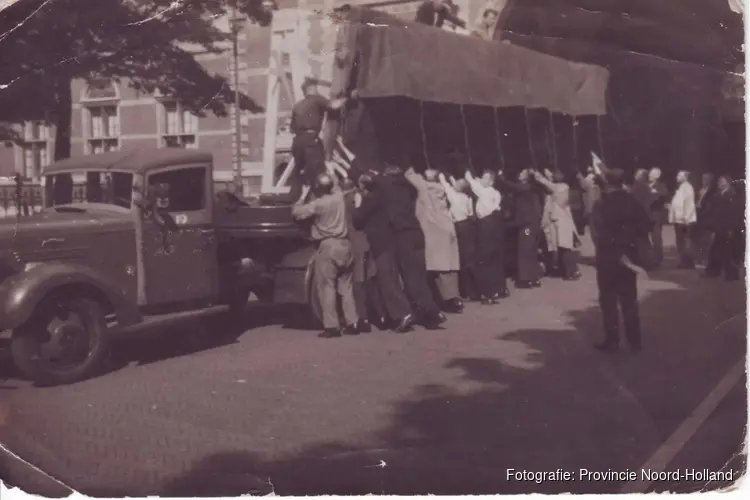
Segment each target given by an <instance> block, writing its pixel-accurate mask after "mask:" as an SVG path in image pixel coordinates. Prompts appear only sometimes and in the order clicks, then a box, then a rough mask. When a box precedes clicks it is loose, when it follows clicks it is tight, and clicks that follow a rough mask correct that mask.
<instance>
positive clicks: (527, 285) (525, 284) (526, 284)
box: [516, 280, 534, 288]
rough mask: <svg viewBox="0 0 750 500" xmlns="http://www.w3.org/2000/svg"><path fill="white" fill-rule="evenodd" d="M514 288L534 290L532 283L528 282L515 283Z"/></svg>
mask: <svg viewBox="0 0 750 500" xmlns="http://www.w3.org/2000/svg"><path fill="white" fill-rule="evenodd" d="M516 288H534V282H533V281H529V280H521V281H516Z"/></svg>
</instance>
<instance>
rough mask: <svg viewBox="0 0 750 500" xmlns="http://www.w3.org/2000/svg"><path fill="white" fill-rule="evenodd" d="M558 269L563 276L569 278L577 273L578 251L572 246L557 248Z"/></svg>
mask: <svg viewBox="0 0 750 500" xmlns="http://www.w3.org/2000/svg"><path fill="white" fill-rule="evenodd" d="M558 255H559V256H560V271H561V272H562V276H563V278H571V277H573V276H575V275H576V274H578V252H577V251H576V250H574V249H572V248H559V249H558Z"/></svg>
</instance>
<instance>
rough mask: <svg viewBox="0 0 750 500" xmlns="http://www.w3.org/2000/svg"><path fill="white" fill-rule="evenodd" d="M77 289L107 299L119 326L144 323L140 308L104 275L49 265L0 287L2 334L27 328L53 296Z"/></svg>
mask: <svg viewBox="0 0 750 500" xmlns="http://www.w3.org/2000/svg"><path fill="white" fill-rule="evenodd" d="M76 285H78V286H84V287H88V288H90V289H91V290H95V291H96V294H97V295H100V296H101V297H102V298H106V300H107V301H108V302H109V303H110V304H111V305H112V307H113V309H114V312H115V315H116V317H117V321H118V323H119V324H121V325H123V326H127V325H132V324H135V323H138V322H140V321H141V320H142V316H141V314H140V311H139V310H138V306H137V304H136V303H135V302H134V301H132V300H130V299H128V297H127V296H126V295H125V293H124V292H123V291H122V290H121V289H120V288H119V287H118V286H117V284H116V283H113V282H112V280H110V279H108V278H107V277H105V276H103V275H102V274H101V273H99V272H97V271H95V270H93V269H91V268H90V267H88V266H84V265H81V264H76V263H69V262H49V263H40V264H38V265H36V266H34V267H32V268H31V269H28V270H24V271H22V272H20V273H18V274H15V275H13V276H11V277H9V278H6V279H5V280H3V282H2V283H1V284H0V331H3V330H13V329H15V328H18V327H19V326H21V325H22V324H24V323H25V322H26V321H27V320H28V319H29V318H30V317H31V315H32V314H33V313H34V309H36V307H37V306H38V305H39V303H40V302H41V301H42V300H43V299H44V298H45V297H46V296H47V295H48V294H49V293H50V292H52V291H54V290H55V289H58V288H60V287H65V286H76Z"/></svg>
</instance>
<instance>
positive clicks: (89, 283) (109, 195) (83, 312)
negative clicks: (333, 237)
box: [0, 149, 314, 384]
mask: <svg viewBox="0 0 750 500" xmlns="http://www.w3.org/2000/svg"><path fill="white" fill-rule="evenodd" d="M75 179H77V180H78V181H80V180H84V185H85V196H84V198H85V199H84V200H78V201H77V202H74V200H73V187H74V180H75ZM43 185H44V208H43V209H42V211H41V212H40V213H38V214H34V215H31V216H28V217H21V218H17V219H16V218H8V219H0V242H2V243H1V245H0V332H2V331H10V332H11V338H10V353H11V358H12V360H13V362H14V363H15V364H16V366H17V367H18V369H19V370H20V371H21V372H22V373H23V374H24V375H25V376H27V377H29V378H31V379H33V380H35V381H37V382H40V383H44V384H64V383H71V382H75V381H78V380H80V379H83V378H86V377H89V376H91V375H92V374H94V373H96V372H97V371H98V370H100V369H101V368H102V364H103V362H104V361H105V359H106V358H107V355H108V352H109V347H110V343H111V342H110V341H111V336H112V334H113V333H114V332H115V331H116V330H121V329H127V328H128V327H132V326H133V325H138V324H142V323H144V322H148V321H150V320H153V319H155V318H160V319H163V318H169V317H170V316H173V315H175V314H176V313H184V312H185V311H198V312H204V311H205V312H209V311H211V312H213V311H216V310H217V309H218V307H222V306H223V308H224V309H225V310H227V312H228V313H229V314H228V315H227V317H228V318H230V319H231V318H233V317H236V316H237V313H238V312H241V311H242V310H243V308H244V307H245V306H246V305H247V303H248V297H249V294H250V293H251V292H255V294H256V295H257V296H258V298H259V299H261V300H266V301H278V302H292V303H295V302H296V303H301V302H305V301H306V287H305V266H306V263H307V261H308V259H309V257H310V255H311V253H312V252H313V251H314V249H313V247H312V244H311V243H310V241H309V240H308V239H307V236H306V234H307V232H306V230H305V228H303V227H301V226H300V225H298V224H297V223H295V222H294V221H293V220H292V217H291V211H290V209H289V206H288V205H286V206H285V205H283V204H281V205H280V204H276V205H273V204H271V205H267V206H264V205H262V204H260V203H259V202H253V203H249V202H246V201H243V200H240V199H238V198H236V197H234V196H233V195H231V194H230V193H228V192H219V193H217V194H215V192H214V186H213V163H212V155H211V153H208V152H203V151H200V150H180V149H155V150H150V151H132V152H127V151H123V152H111V153H103V154H99V155H93V156H86V157H81V158H73V159H68V160H64V161H60V162H57V163H54V164H52V165H50V166H49V167H47V168H46V169H45V176H44V182H43ZM222 328H229V326H226V325H225V326H222Z"/></svg>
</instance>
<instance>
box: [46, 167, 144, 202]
mask: <svg viewBox="0 0 750 500" xmlns="http://www.w3.org/2000/svg"><path fill="white" fill-rule="evenodd" d="M44 189H45V194H46V199H47V201H46V203H45V205H46V206H48V207H50V206H57V205H67V204H70V203H105V204H109V205H116V206H118V207H123V208H130V203H131V201H132V198H133V174H131V173H126V172H81V173H80V174H56V175H48V176H47V177H46V179H45V186H44Z"/></svg>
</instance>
